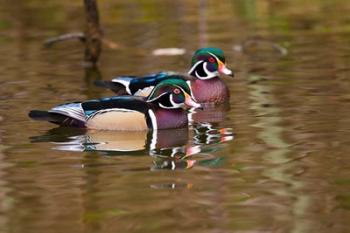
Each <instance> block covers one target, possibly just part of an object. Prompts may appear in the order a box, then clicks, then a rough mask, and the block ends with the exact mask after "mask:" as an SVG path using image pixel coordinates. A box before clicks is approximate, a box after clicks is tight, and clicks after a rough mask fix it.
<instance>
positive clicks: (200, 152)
mask: <svg viewBox="0 0 350 233" xmlns="http://www.w3.org/2000/svg"><path fill="white" fill-rule="evenodd" d="M223 131H225V130H224V129H215V128H214V127H213V126H212V125H211V124H210V123H205V124H201V123H194V125H193V126H191V127H190V129H188V128H179V129H166V130H150V131H128V132H125V131H106V130H82V129H74V128H66V127H58V128H54V129H51V130H49V131H47V132H46V133H45V134H43V135H41V136H35V137H31V141H32V142H51V143H53V144H55V146H54V147H53V149H55V150H64V151H77V152H84V151H85V152H89V151H93V152H99V153H101V154H102V155H106V156H125V155H127V156H143V155H150V156H152V158H153V165H152V166H151V170H158V169H171V170H175V169H188V168H192V167H193V166H194V165H196V166H217V165H218V164H219V163H220V161H221V160H222V159H221V158H217V157H214V156H212V155H211V154H210V151H217V150H218V149H219V147H220V144H221V143H222V142H225V141H227V138H228V137H231V140H232V139H233V134H231V135H227V134H222V133H221V132H223ZM226 131H227V130H226ZM225 138H226V139H225ZM213 139H215V140H213Z"/></svg>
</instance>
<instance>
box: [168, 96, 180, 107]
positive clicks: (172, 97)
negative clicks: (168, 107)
mask: <svg viewBox="0 0 350 233" xmlns="http://www.w3.org/2000/svg"><path fill="white" fill-rule="evenodd" d="M170 103H171V104H172V105H173V107H174V108H181V106H182V105H183V103H180V104H178V103H175V101H174V96H173V94H171V95H170Z"/></svg>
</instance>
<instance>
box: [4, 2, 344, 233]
mask: <svg viewBox="0 0 350 233" xmlns="http://www.w3.org/2000/svg"><path fill="white" fill-rule="evenodd" d="M0 3H1V4H0V53H1V56H0V232H16V233H17V232H26V233H31V232H33V233H39V232H191V233H192V232H201V233H203V232H237V233H243V232H245V233H251V232H293V233H299V232H300V233H302V232H305V233H306V232H307V233H309V232H327V233H328V232H344V233H345V232H349V231H350V222H349V219H350V157H349V152H350V117H349V116H350V108H349V107H350V94H349V93H350V82H349V74H350V14H349V11H350V3H349V1H347V0H335V1H323V0H311V1H301V0H295V1H280V0H273V1H267V0H262V1H254V0H240V1H239V0H237V1H228V0H222V1H221V0H220V1H211V0H207V1H202V7H201V8H199V1H194V0H193V1H184V0H179V1H168V0H142V1H141V0H139V1H127V0H118V1H112V0H105V1H100V13H101V22H102V24H103V27H104V31H105V36H106V37H107V38H108V39H109V40H111V41H114V42H115V43H117V44H118V45H119V47H118V48H117V49H111V48H108V47H104V51H103V54H102V57H101V60H100V64H99V72H97V71H93V70H85V69H84V68H83V67H82V66H81V61H82V57H83V46H82V45H81V44H80V43H79V42H76V41H69V42H63V43H61V44H57V45H55V46H53V47H52V48H49V49H45V48H43V41H44V40H45V39H47V38H49V37H52V36H56V35H59V34H62V33H66V32H75V31H79V30H81V29H82V28H83V25H84V15H83V14H82V13H83V11H82V8H81V2H80V1H62V0H50V1H39V0H26V1H20V0H15V1H10V0H2V1H1V2H0ZM207 45H210V46H216V47H220V48H222V49H223V50H224V51H225V53H226V60H227V65H228V66H229V67H231V68H233V69H234V70H235V71H236V77H235V78H234V79H230V78H226V77H223V79H224V80H225V82H226V83H227V84H228V86H229V88H230V90H231V101H230V106H229V109H226V110H223V109H219V110H215V111H211V112H206V113H205V114H202V115H199V114H197V115H196V116H194V117H195V118H196V117H197V119H200V120H201V121H204V122H211V123H212V124H211V125H209V126H208V125H207V126H203V125H202V126H191V127H190V128H189V129H185V130H172V131H167V132H158V133H157V134H152V133H148V134H147V133H127V134H125V133H120V132H119V133H118V132H115V133H113V132H93V131H90V132H83V131H77V130H66V129H55V126H54V125H51V124H46V123H43V122H34V121H31V120H30V119H28V117H27V113H28V111H29V110H31V109H46V108H49V107H52V106H54V105H56V104H59V103H63V102H67V101H73V100H84V99H90V98H97V97H102V96H108V95H111V93H110V92H109V91H107V90H102V89H99V88H97V87H94V85H93V81H94V80H95V79H110V78H112V77H113V76H115V75H125V74H134V75H138V74H145V73H150V72H154V71H159V70H173V71H178V72H184V71H186V70H187V69H188V66H189V61H190V58H191V54H192V52H193V51H194V50H195V49H197V48H199V47H202V46H207ZM277 45H279V46H282V47H283V48H285V49H286V51H287V53H284V52H285V51H284V50H281V49H280V48H279V47H278V48H277ZM169 47H175V48H183V49H186V53H185V54H183V55H177V56H154V55H153V54H152V51H154V50H155V49H158V48H169ZM222 129H225V132H224V130H222ZM220 130H221V131H220ZM219 131H220V132H219ZM154 138H157V141H155V140H154ZM101 142H102V143H104V144H101ZM106 142H107V144H106ZM112 150H113V151H112ZM126 150H128V152H126ZM102 151H104V152H102ZM106 151H108V152H106ZM171 154H173V157H171Z"/></svg>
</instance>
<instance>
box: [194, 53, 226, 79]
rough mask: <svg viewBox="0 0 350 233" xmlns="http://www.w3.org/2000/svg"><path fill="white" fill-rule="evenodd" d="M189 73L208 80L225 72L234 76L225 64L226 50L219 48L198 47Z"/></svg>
mask: <svg viewBox="0 0 350 233" xmlns="http://www.w3.org/2000/svg"><path fill="white" fill-rule="evenodd" d="M188 74H189V75H192V76H194V77H197V78H198V79H202V80H207V79H211V78H215V77H218V76H219V74H225V75H229V76H231V77H233V72H232V71H231V70H230V69H228V68H227V67H226V65H225V56H224V52H223V51H222V50H221V49H219V48H201V49H198V50H197V51H196V52H195V53H194V55H193V57H192V63H191V69H190V71H189V72H188Z"/></svg>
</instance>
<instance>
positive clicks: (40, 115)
mask: <svg viewBox="0 0 350 233" xmlns="http://www.w3.org/2000/svg"><path fill="white" fill-rule="evenodd" d="M28 116H29V117H30V118H32V119H34V120H37V121H52V120H53V119H52V116H51V115H50V113H49V112H48V111H41V110H32V111H30V112H29V114H28Z"/></svg>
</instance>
